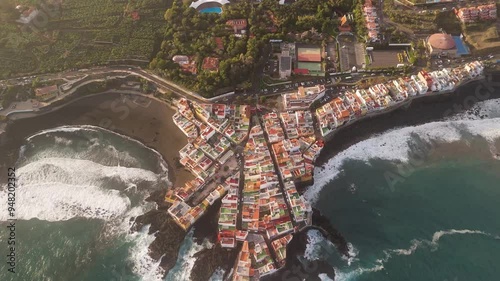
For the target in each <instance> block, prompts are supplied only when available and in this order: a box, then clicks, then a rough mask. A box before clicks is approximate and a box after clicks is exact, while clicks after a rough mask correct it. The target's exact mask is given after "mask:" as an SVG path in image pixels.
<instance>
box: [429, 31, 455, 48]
mask: <svg viewBox="0 0 500 281" xmlns="http://www.w3.org/2000/svg"><path fill="white" fill-rule="evenodd" d="M428 42H429V44H430V45H431V46H432V47H433V48H436V49H441V50H450V49H453V48H455V40H453V37H452V36H451V35H449V34H444V33H436V34H433V35H431V36H430V37H429V39H428Z"/></svg>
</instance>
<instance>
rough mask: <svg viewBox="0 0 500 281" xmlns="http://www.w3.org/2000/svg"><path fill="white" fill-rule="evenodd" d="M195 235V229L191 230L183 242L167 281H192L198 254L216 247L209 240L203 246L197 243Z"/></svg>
mask: <svg viewBox="0 0 500 281" xmlns="http://www.w3.org/2000/svg"><path fill="white" fill-rule="evenodd" d="M193 235H194V229H191V230H190V231H189V233H188V234H187V235H186V237H185V238H184V241H183V242H182V245H181V247H180V249H179V254H178V256H177V263H176V264H175V266H174V267H173V268H172V269H171V270H170V271H169V272H168V274H167V278H166V279H165V280H166V281H178V280H191V278H190V276H191V271H192V269H193V267H194V264H195V262H196V257H195V255H196V253H198V252H200V251H202V250H204V249H211V248H212V247H213V246H214V245H213V244H212V243H210V242H209V241H208V240H205V241H203V243H202V244H198V243H196V241H195V240H194V238H193Z"/></svg>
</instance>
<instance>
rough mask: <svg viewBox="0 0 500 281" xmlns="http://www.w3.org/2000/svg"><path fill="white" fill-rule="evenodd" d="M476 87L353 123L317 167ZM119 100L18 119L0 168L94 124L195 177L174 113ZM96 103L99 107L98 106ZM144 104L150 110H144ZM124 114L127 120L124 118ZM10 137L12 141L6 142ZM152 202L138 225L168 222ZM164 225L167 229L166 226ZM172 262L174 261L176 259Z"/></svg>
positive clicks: (179, 175)
mask: <svg viewBox="0 0 500 281" xmlns="http://www.w3.org/2000/svg"><path fill="white" fill-rule="evenodd" d="M497 78H498V77H497ZM495 79H496V78H495ZM494 81H495V80H494ZM475 86H477V84H475V83H472V84H470V85H467V86H464V87H461V88H459V89H458V90H457V92H456V93H451V94H447V95H444V96H434V97H425V98H422V99H420V100H418V102H417V101H413V102H412V104H411V106H410V107H408V108H400V109H397V110H396V111H393V112H391V113H387V114H384V115H380V116H377V117H374V118H370V119H365V120H363V121H360V122H358V123H354V124H351V125H350V126H349V127H346V128H342V129H340V130H338V132H337V134H336V135H335V136H334V137H333V138H332V139H331V140H330V141H328V142H327V143H326V145H325V147H324V149H323V151H322V153H321V155H320V157H319V158H318V161H317V164H321V163H322V161H326V160H327V159H329V158H330V157H332V156H333V155H335V154H336V153H338V152H339V151H342V150H343V149H344V148H346V147H348V146H350V145H351V144H353V143H355V142H358V141H361V140H363V139H365V138H368V137H370V136H371V135H373V134H377V133H380V132H382V131H385V130H388V129H391V128H394V127H401V126H408V125H417V124H422V123H426V122H429V121H433V120H439V119H441V118H442V117H444V114H445V112H446V111H447V110H448V109H449V108H450V107H452V106H453V105H454V104H457V103H458V104H463V103H464V101H465V99H466V98H467V96H468V95H470V93H471V89H473V87H475ZM495 97H498V91H497V92H495V93H492V95H491V96H490V97H488V98H495ZM121 100H123V96H122V95H120V94H111V95H110V94H105V95H97V96H93V97H86V98H83V99H81V100H79V101H77V102H74V103H72V104H70V105H68V106H66V107H63V108H61V109H58V110H57V111H55V112H50V113H46V114H44V115H41V116H36V117H34V118H36V119H35V120H36V124H34V122H33V120H32V119H21V120H16V121H15V122H13V123H12V124H10V125H9V127H8V128H7V132H6V133H5V136H2V137H5V138H6V140H4V142H3V143H2V151H8V152H9V153H8V154H7V155H6V156H7V157H4V158H2V161H1V162H2V166H3V167H5V166H8V165H12V163H14V162H15V160H16V157H17V151H18V150H19V147H20V146H21V144H22V142H23V141H24V139H25V138H26V137H28V136H30V135H32V134H33V133H35V132H38V131H40V130H44V129H49V128H53V127H56V126H59V125H68V124H70V125H95V126H101V127H104V128H106V129H109V130H112V131H116V132H118V133H121V134H123V135H126V136H129V137H132V138H134V139H137V140H139V141H141V142H142V143H144V144H145V145H147V146H148V147H151V148H153V149H155V150H157V151H158V152H160V153H161V154H162V155H163V158H164V159H165V161H166V162H168V164H169V177H170V179H171V181H172V182H175V185H176V186H178V185H179V184H178V183H182V181H185V180H186V179H189V176H191V175H190V174H189V173H188V172H187V171H185V170H183V169H180V168H177V165H176V158H177V157H178V151H179V149H180V148H182V147H183V146H184V145H185V144H186V139H185V136H184V135H183V134H182V132H180V130H179V129H178V128H177V127H176V126H175V125H174V124H173V122H172V115H173V114H174V113H175V111H174V110H172V109H171V108H169V107H168V106H166V105H165V104H162V103H160V102H158V101H155V100H152V101H151V103H149V102H145V101H144V100H141V101H137V103H134V102H131V100H133V98H130V100H128V101H125V102H124V103H120V101H121ZM114 102H115V103H114ZM127 103H132V104H134V105H130V104H129V105H128V106H127V105H126V104H127ZM95 104H99V105H98V106H95ZM139 104H141V105H139ZM146 104H149V105H148V106H144V105H146ZM125 108H128V109H125ZM127 112H128V113H127ZM126 113H127V114H126ZM125 115H128V116H127V117H125V118H123V116H125ZM347 128H349V129H347ZM6 136H8V138H7V137H6ZM165 140H167V141H165ZM4 149H5V150H4ZM2 156H4V155H2ZM154 197H155V199H156V200H154V201H156V202H157V203H159V211H158V212H153V213H151V216H150V218H153V216H154V217H156V219H145V220H143V221H140V220H139V221H140V222H147V221H149V222H151V221H152V220H168V215H166V212H164V211H163V212H161V210H162V204H161V201H163V196H162V195H161V194H158V195H156V196H154ZM157 200H158V201H157ZM163 210H165V209H163ZM213 215H214V214H212V216H213ZM165 224H166V223H165ZM153 225H154V223H153ZM161 225H164V224H163V222H162V223H161ZM172 225H173V226H174V227H176V226H175V224H173V223H172ZM158 228H159V227H158ZM156 230H158V229H157V228H154V227H153V226H152V229H150V232H151V233H153V232H155V231H156ZM179 230H180V229H179ZM160 233H161V231H160ZM167 233H169V232H165V233H163V235H167ZM183 236H184V232H183V231H182V230H181V232H179V234H178V235H177V236H176V237H180V239H182V238H183ZM169 238H170V239H171V238H172V237H165V238H164V239H169ZM172 240H175V239H172ZM177 240H178V239H177ZM179 244H180V242H179ZM161 245H162V243H159V245H157V247H158V248H157V253H156V254H155V253H154V252H155V251H153V255H156V258H159V257H161V256H162V254H161V252H162V251H161ZM171 250H173V249H172V248H169V251H168V252H169V253H172V251H171ZM169 260H170V259H169ZM173 262H175V257H174V259H173ZM171 264H172V261H170V262H165V264H163V265H164V266H165V268H168V267H169V265H171Z"/></svg>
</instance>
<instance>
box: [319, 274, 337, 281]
mask: <svg viewBox="0 0 500 281" xmlns="http://www.w3.org/2000/svg"><path fill="white" fill-rule="evenodd" d="M318 278H319V279H321V281H333V279H331V278H330V277H328V275H327V274H326V273H320V274H318Z"/></svg>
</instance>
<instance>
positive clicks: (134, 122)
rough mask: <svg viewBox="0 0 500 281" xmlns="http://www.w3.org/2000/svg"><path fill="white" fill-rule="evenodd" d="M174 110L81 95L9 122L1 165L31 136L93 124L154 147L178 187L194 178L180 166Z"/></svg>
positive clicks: (126, 98) (181, 139)
mask: <svg viewBox="0 0 500 281" xmlns="http://www.w3.org/2000/svg"><path fill="white" fill-rule="evenodd" d="M174 114H175V110H174V109H172V108H171V107H169V106H167V105H166V104H165V103H163V102H160V101H158V100H156V99H148V98H143V97H140V96H134V95H120V94H114V93H110V94H102V95H95V96H91V97H88V98H83V99H80V100H78V101H75V102H73V103H71V104H69V105H68V106H66V107H62V108H60V109H57V110H54V111H52V112H49V113H46V114H43V115H40V116H35V117H32V118H26V119H20V120H15V121H13V122H11V123H10V124H9V125H8V127H7V131H6V134H5V136H3V137H4V142H3V143H2V144H1V148H2V151H6V152H7V153H6V154H4V153H2V155H1V156H0V165H2V166H7V165H12V164H13V163H14V161H16V158H17V153H18V151H19V147H20V146H21V145H22V143H23V142H24V140H25V139H26V138H27V137H29V136H30V135H32V134H34V133H36V132H38V131H41V130H45V129H50V128H54V127H58V126H63V125H94V126H99V127H103V128H105V129H108V130H111V131H115V132H117V133H120V134H123V135H126V136H129V137H132V138H134V139H136V140H138V141H140V142H142V143H143V144H144V145H146V146H148V147H150V148H153V149H155V150H156V151H158V152H159V153H160V154H161V155H162V156H163V158H164V160H165V161H166V162H167V163H168V165H169V178H170V181H171V182H172V183H173V184H174V186H180V185H182V184H183V183H184V182H185V181H187V180H190V179H192V178H193V176H192V175H191V173H189V172H188V171H186V170H184V169H183V168H179V166H178V165H177V159H178V156H179V150H180V149H181V148H182V147H183V146H185V145H186V144H187V138H186V136H185V135H184V134H183V133H182V132H181V131H180V130H179V128H178V127H177V126H176V125H175V124H174V123H173V122H172V116H173V115H174Z"/></svg>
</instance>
